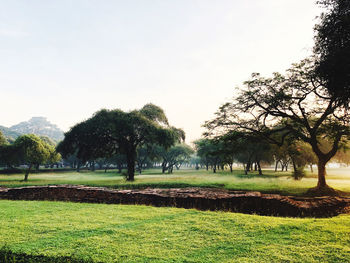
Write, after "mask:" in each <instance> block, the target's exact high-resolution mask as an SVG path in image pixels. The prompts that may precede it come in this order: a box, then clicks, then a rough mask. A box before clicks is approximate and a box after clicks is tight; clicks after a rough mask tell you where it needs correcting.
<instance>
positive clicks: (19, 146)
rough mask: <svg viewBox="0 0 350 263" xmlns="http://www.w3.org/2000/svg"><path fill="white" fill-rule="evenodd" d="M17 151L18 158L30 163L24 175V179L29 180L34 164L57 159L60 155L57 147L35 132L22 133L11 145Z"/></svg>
mask: <svg viewBox="0 0 350 263" xmlns="http://www.w3.org/2000/svg"><path fill="white" fill-rule="evenodd" d="M11 147H13V148H14V149H15V151H16V152H17V158H18V159H19V160H20V161H21V162H23V163H25V164H27V165H28V169H27V170H26V172H25V175H24V181H28V175H29V173H30V171H31V169H32V167H33V166H34V165H39V164H44V163H47V162H54V161H57V160H58V159H59V158H60V156H59V155H58V154H57V153H56V151H55V148H54V147H53V146H51V145H49V144H47V143H46V142H44V141H43V140H41V139H40V138H39V137H38V136H36V135H34V134H27V135H22V136H20V137H18V138H17V139H16V141H15V142H14V144H13V145H12V146H11Z"/></svg>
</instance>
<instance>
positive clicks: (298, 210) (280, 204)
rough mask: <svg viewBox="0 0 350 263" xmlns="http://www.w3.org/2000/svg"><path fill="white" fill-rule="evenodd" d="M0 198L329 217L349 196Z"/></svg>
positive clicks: (82, 194) (67, 190)
mask: <svg viewBox="0 0 350 263" xmlns="http://www.w3.org/2000/svg"><path fill="white" fill-rule="evenodd" d="M0 199H9V200H50V201H70V202H86V203H107V204H139V205H152V206H168V207H181V208H194V209H199V210H212V211H216V210H218V211H228V212H239V213H247V214H258V215H268V216H284V217H331V216H336V215H338V214H341V213H348V212H349V211H350V198H342V197H319V198H301V197H290V196H281V195H275V194H262V193H260V192H243V191H229V190H224V189H213V188H170V189H158V188H156V189H141V190H139V189H138V190H116V189H109V188H102V187H87V186H77V185H52V186H30V187H20V188H0Z"/></svg>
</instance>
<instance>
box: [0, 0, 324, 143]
mask: <svg viewBox="0 0 350 263" xmlns="http://www.w3.org/2000/svg"><path fill="white" fill-rule="evenodd" d="M0 2H1V9H0V57H1V63H0V90H1V95H2V97H1V98H2V99H1V104H0V110H1V112H2V113H3V114H2V116H1V118H0V125H4V126H7V127H8V126H11V125H14V124H16V123H18V122H20V121H26V120H28V119H30V118H31V117H33V116H45V117H47V118H48V120H49V121H50V122H52V123H55V124H57V125H58V126H59V127H60V128H62V129H63V130H65V131H67V130H68V129H69V127H71V126H73V125H74V124H76V123H77V122H80V121H82V120H84V119H87V118H89V117H90V116H91V115H92V114H93V113H94V112H96V111H97V110H99V109H101V108H108V109H113V108H120V109H122V110H132V109H139V108H141V107H142V106H143V105H144V104H146V103H149V102H152V103H154V104H156V105H159V106H160V107H162V108H163V109H164V110H165V112H166V114H167V116H168V118H169V121H170V124H171V125H173V126H176V127H180V128H183V129H184V130H185V132H186V134H187V141H188V142H191V141H193V140H194V139H197V138H199V137H200V136H201V133H202V132H203V130H202V128H201V127H200V126H201V125H202V124H203V123H204V122H205V121H206V120H209V119H211V118H212V117H213V115H214V112H215V111H216V110H217V108H218V107H219V106H220V104H222V103H224V102H225V101H227V100H229V99H230V98H231V97H232V96H233V95H234V94H233V92H234V88H235V87H237V86H240V85H241V83H242V82H243V81H244V80H247V79H249V77H250V74H251V73H252V72H260V73H262V74H264V75H268V74H271V73H272V72H274V71H282V72H283V71H284V70H285V69H287V68H288V67H289V66H290V64H291V63H293V62H298V61H300V59H303V58H305V57H306V56H308V55H310V54H311V51H312V47H313V26H314V24H315V23H316V22H317V20H316V18H315V17H316V16H317V15H318V14H319V13H320V10H319V8H318V7H317V6H316V4H315V1H312V0H307V1H305V0H264V1H261V0H249V1H243V0H241V1H238V0H236V1H232V0H230V1H224V0H220V1H206V0H197V1H194V0H186V1H185V0H183V1H182V0H177V1H169V0H158V1H156V0H154V1H151V0H150V1H141V0H140V1H135V0H132V1H106V0H104V1H97V0H96V1H93V0H89V1H87V0H75V1H68V0H61V1H44V0H41V1H40V0H34V1H24V0H22V1H17V0H13V1H0Z"/></svg>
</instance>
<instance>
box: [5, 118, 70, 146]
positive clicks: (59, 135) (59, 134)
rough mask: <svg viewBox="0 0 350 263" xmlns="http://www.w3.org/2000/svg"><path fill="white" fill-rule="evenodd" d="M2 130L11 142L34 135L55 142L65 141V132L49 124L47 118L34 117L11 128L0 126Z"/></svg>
mask: <svg viewBox="0 0 350 263" xmlns="http://www.w3.org/2000/svg"><path fill="white" fill-rule="evenodd" d="M0 130H1V131H2V132H3V134H4V135H5V136H6V137H7V138H9V139H10V140H14V139H16V138H17V137H18V136H20V135H22V134H29V133H33V134H36V135H39V136H40V135H42V136H47V137H49V138H51V139H52V140H53V141H55V142H59V141H61V140H63V138H64V134H63V131H62V130H61V129H60V128H58V127H57V125H55V124H52V123H51V122H49V121H48V120H47V119H46V118H45V117H33V118H31V119H30V120H29V121H24V122H20V123H18V124H16V125H13V126H11V127H10V128H7V127H4V126H0Z"/></svg>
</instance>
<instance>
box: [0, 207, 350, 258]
mask: <svg viewBox="0 0 350 263" xmlns="http://www.w3.org/2000/svg"><path fill="white" fill-rule="evenodd" d="M0 225H1V228H0V247H1V246H4V245H6V247H7V248H8V249H10V250H11V251H13V252H15V253H26V254H34V255H38V254H41V255H46V256H51V257H59V256H73V257H75V258H79V259H81V260H83V259H90V260H93V261H94V262H206V263H207V262H350V257H349V256H350V215H341V216H337V217H334V218H330V219H292V218H278V217H264V216H255V215H243V214H235V213H225V212H202V211H196V210H186V209H179V208H155V207H147V206H129V205H105V204H79V203H64V202H37V201H0Z"/></svg>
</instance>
